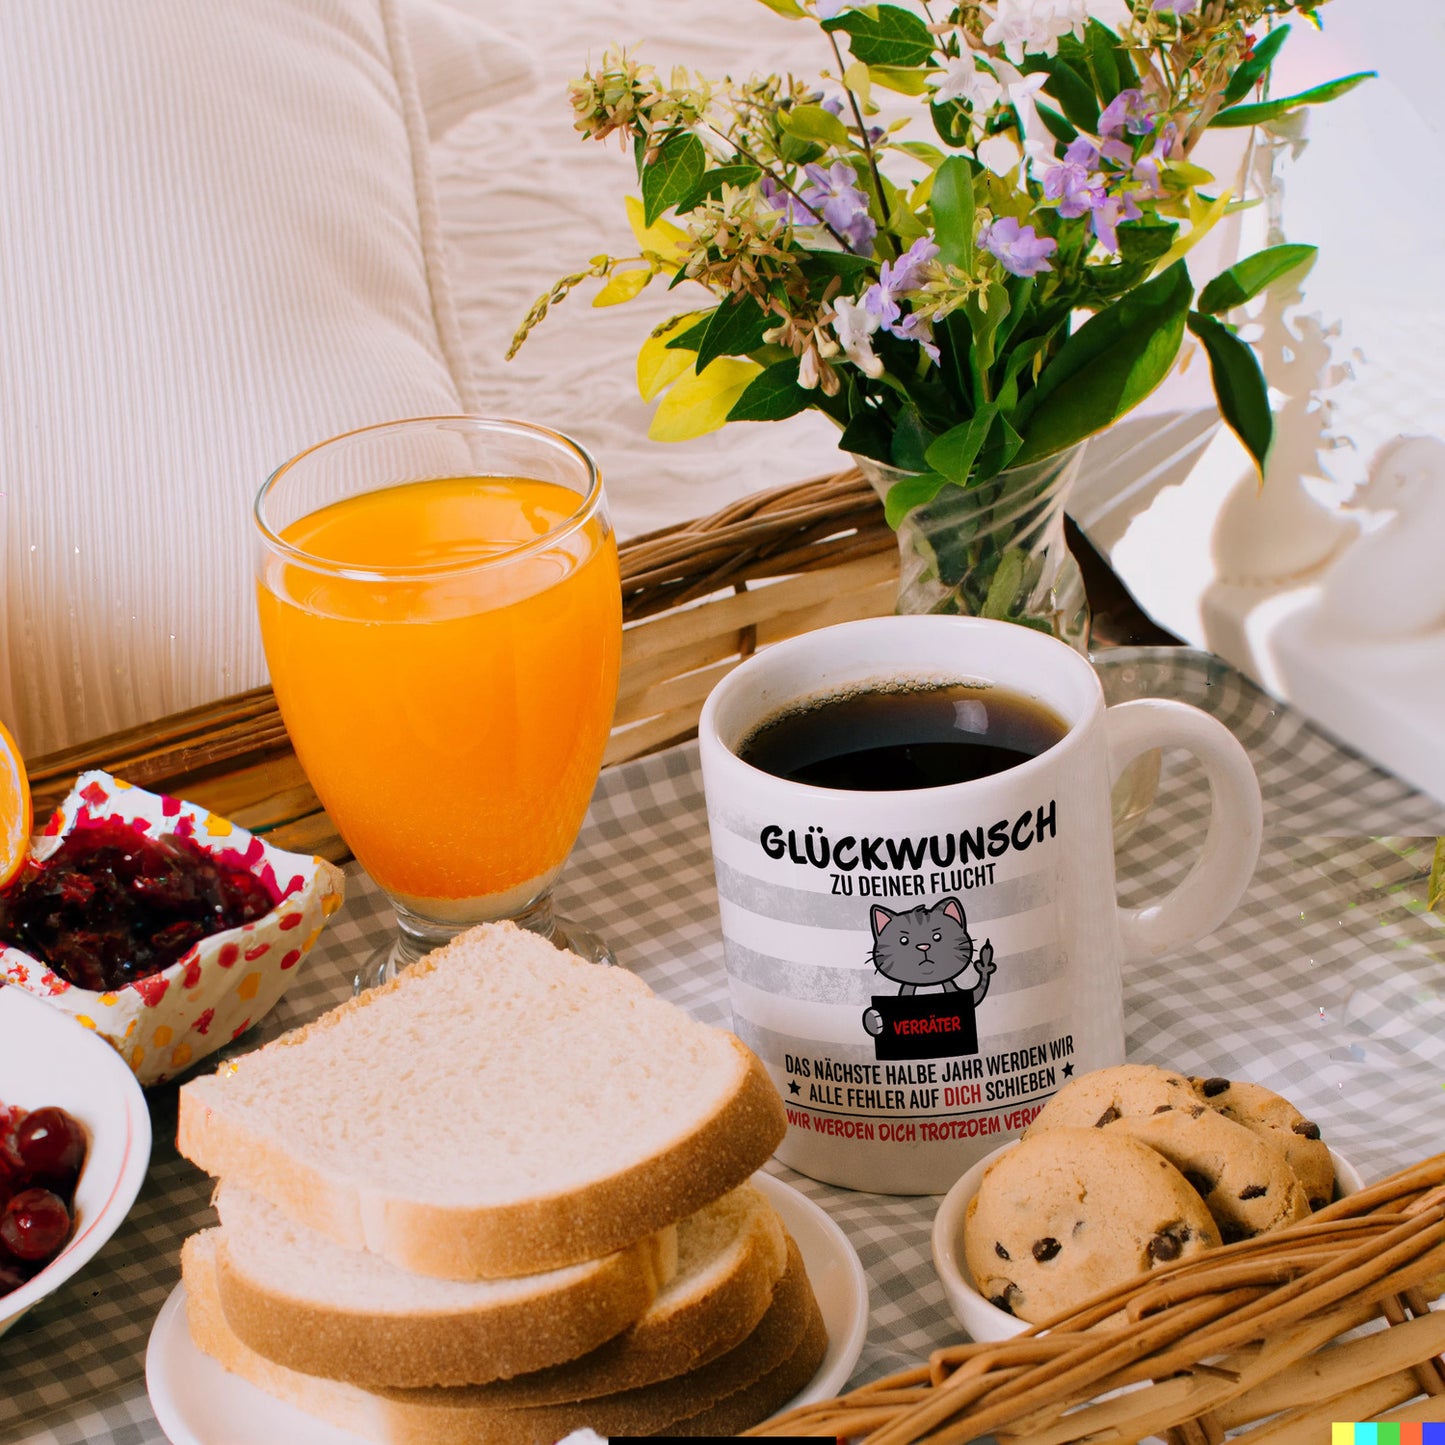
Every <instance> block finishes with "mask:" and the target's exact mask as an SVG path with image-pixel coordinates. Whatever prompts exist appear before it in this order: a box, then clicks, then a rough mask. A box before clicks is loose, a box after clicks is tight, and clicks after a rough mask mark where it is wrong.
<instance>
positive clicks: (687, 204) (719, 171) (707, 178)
mask: <svg viewBox="0 0 1445 1445" xmlns="http://www.w3.org/2000/svg"><path fill="white" fill-rule="evenodd" d="M761 175H762V171H760V170H759V169H758V168H757V166H714V167H713V169H712V170H710V171H704V172H703V173H702V175H701V176H700V177H699V178H698V182H697V184H696V185H695V186H694V187H693V188H692V189H691V190H690V191H689V192H688V193H687V194H686V195H685V196H683V197H682V199H681V200H679V201H678V202H677V203H676V204H675V205H674V207H673V209H674V210H676V211H677V213H678V215H680V216H685V215H686V214H687V213H688V212H689V211H691V210H692V209H693V208H694V207H696V206H700V205H701V204H702V203H703V202H704V201H705V200H707V198H708V197H709V196H716V195H720V194H721V193H722V188H723V187H724V186H737V187H738V188H739V190H741V189H742V188H743V187H744V186H750V185H752V183H753V182H754V181H756V180H757V179H758V178H759V177H760V176H761Z"/></svg>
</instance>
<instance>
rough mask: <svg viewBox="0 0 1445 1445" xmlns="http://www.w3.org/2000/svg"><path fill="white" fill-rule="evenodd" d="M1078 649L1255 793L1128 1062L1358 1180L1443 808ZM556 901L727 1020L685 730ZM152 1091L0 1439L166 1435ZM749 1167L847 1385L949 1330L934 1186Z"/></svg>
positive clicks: (201, 1215)
mask: <svg viewBox="0 0 1445 1445" xmlns="http://www.w3.org/2000/svg"><path fill="white" fill-rule="evenodd" d="M1097 662H1098V665H1099V671H1100V675H1101V677H1102V678H1103V681H1104V684H1105V690H1106V693H1107V695H1108V696H1109V699H1110V701H1119V700H1122V699H1124V698H1127V697H1139V696H1154V697H1174V698H1179V699H1182V700H1184V701H1186V702H1191V703H1194V704H1196V705H1197V706H1199V707H1202V708H1204V709H1206V710H1207V711H1209V712H1212V713H1213V714H1215V715H1216V716H1218V717H1220V718H1221V719H1222V720H1223V721H1224V722H1226V723H1227V724H1228V725H1229V727H1230V728H1231V729H1232V730H1233V731H1234V733H1235V734H1236V735H1237V736H1238V737H1239V738H1240V740H1241V741H1242V742H1243V743H1244V744H1245V746H1246V747H1247V748H1248V750H1249V752H1250V754H1251V757H1252V758H1253V761H1254V764H1255V768H1256V770H1257V771H1258V773H1259V776H1260V781H1261V784H1262V786H1263V790H1264V795H1265V803H1266V841H1265V846H1264V850H1263V854H1262V856H1261V860H1260V865H1259V868H1258V870H1257V873H1256V876H1255V879H1254V883H1253V885H1252V886H1251V888H1250V891H1249V893H1248V896H1247V897H1246V899H1245V901H1244V902H1243V904H1242V905H1241V906H1240V908H1239V909H1238V910H1237V911H1236V913H1235V914H1234V916H1233V917H1232V918H1231V919H1230V920H1229V922H1228V923H1227V924H1226V925H1225V926H1224V927H1222V928H1221V929H1220V930H1219V931H1218V932H1217V933H1216V934H1214V935H1213V936H1212V937H1210V938H1208V939H1206V940H1204V942H1202V943H1201V944H1199V945H1198V946H1196V947H1194V948H1191V949H1189V950H1188V951H1186V952H1184V953H1182V954H1179V955H1176V956H1174V957H1171V958H1169V959H1167V960H1164V961H1163V962H1161V963H1159V964H1157V965H1155V966H1153V967H1152V968H1150V969H1148V970H1139V969H1136V970H1133V971H1132V972H1131V973H1130V974H1129V975H1128V977H1127V980H1126V1006H1127V1015H1128V1033H1129V1054H1130V1057H1131V1058H1133V1059H1136V1060H1139V1061H1153V1062H1160V1063H1164V1062H1167V1063H1169V1064H1171V1065H1172V1066H1174V1067H1177V1068H1182V1069H1187V1070H1190V1071H1196V1072H1205V1073H1215V1074H1232V1075H1236V1076H1239V1077H1247V1078H1253V1079H1256V1080H1258V1081H1260V1082H1261V1083H1264V1084H1267V1085H1269V1086H1271V1087H1273V1088H1276V1089H1278V1090H1279V1091H1281V1092H1283V1093H1285V1094H1287V1095H1289V1096H1290V1097H1291V1098H1292V1099H1293V1100H1294V1101H1295V1102H1296V1103H1297V1104H1298V1105H1299V1106H1300V1107H1301V1108H1302V1109H1303V1110H1304V1111H1305V1112H1306V1113H1307V1114H1309V1115H1310V1116H1312V1117H1313V1118H1315V1119H1316V1120H1318V1121H1319V1123H1320V1125H1321V1128H1322V1129H1323V1130H1324V1133H1325V1137H1326V1138H1328V1139H1329V1140H1330V1141H1331V1142H1332V1143H1333V1144H1334V1145H1335V1147H1336V1148H1338V1149H1339V1150H1340V1151H1341V1152H1342V1153H1343V1154H1345V1155H1346V1157H1348V1158H1350V1159H1352V1160H1353V1162H1354V1163H1355V1164H1356V1165H1358V1167H1359V1168H1360V1169H1361V1170H1362V1172H1363V1173H1364V1175H1365V1177H1366V1179H1370V1178H1373V1177H1377V1176H1378V1175H1380V1174H1383V1173H1386V1172H1388V1171H1389V1170H1391V1169H1393V1168H1395V1167H1398V1166H1400V1165H1403V1164H1405V1163H1408V1162H1411V1161H1412V1160H1414V1159H1416V1158H1419V1157H1421V1156H1423V1155H1425V1154H1428V1153H1432V1152H1434V1151H1436V1150H1438V1149H1440V1148H1442V1147H1445V1067H1442V1064H1445V1049H1442V1045H1441V1043H1440V1040H1441V1039H1442V1038H1445V920H1442V919H1440V918H1439V917H1437V916H1436V915H1435V914H1432V913H1430V912H1428V911H1427V910H1426V908H1425V903H1424V898H1425V887H1426V881H1427V877H1428V872H1429V864H1430V856H1431V852H1432V849H1433V839H1434V836H1435V835H1437V834H1441V833H1445V807H1442V806H1441V805H1440V804H1439V803H1438V802H1436V801H1434V800H1432V799H1430V798H1426V797H1423V796H1421V795H1420V794H1418V793H1415V792H1413V791H1412V790H1411V789H1410V788H1409V787H1408V786H1406V785H1405V784H1403V783H1401V782H1400V781H1399V780H1398V779H1396V778H1393V777H1392V776H1390V775H1389V774H1387V773H1384V772H1382V771H1380V770H1379V769H1377V768H1375V767H1373V766H1372V765H1371V764H1370V763H1368V762H1367V761H1365V760H1364V759H1362V758H1360V757H1358V756H1357V755H1355V754H1353V753H1351V752H1349V751H1348V750H1346V749H1344V748H1342V747H1341V746H1339V745H1338V744H1336V743H1335V742H1333V741H1332V740H1331V739H1329V738H1328V737H1326V736H1325V735H1323V734H1322V733H1320V732H1319V731H1318V730H1316V729H1315V728H1313V727H1311V726H1310V724H1309V723H1308V722H1307V721H1305V720H1304V719H1303V718H1301V717H1300V716H1299V715H1297V714H1295V713H1293V712H1291V711H1290V710H1289V709H1288V708H1286V707H1285V706H1283V705H1282V704H1279V703H1277V702H1275V701H1273V700H1272V699H1271V698H1269V697H1267V696H1266V695H1264V694H1263V693H1261V692H1260V691H1259V690H1258V689H1256V688H1255V687H1254V686H1253V685H1252V684H1250V683H1249V682H1247V681H1246V680H1245V679H1244V678H1242V677H1241V676H1240V675H1239V674H1238V673H1236V672H1234V671H1233V670H1231V669H1230V668H1229V667H1228V666H1227V665H1225V664H1223V663H1221V662H1220V661H1218V660H1217V659H1215V658H1212V657H1209V656H1207V655H1205V654H1202V653H1197V652H1191V651H1188V650H1185V649H1164V648H1150V649H1121V650H1119V651H1117V652H1112V653H1108V654H1104V655H1102V656H1101V657H1100V658H1098V659H1097ZM1207 807H1208V804H1207V792H1206V790H1205V788H1204V786H1203V783H1202V781H1201V779H1200V778H1199V777H1198V776H1196V775H1195V774H1194V772H1193V764H1192V763H1185V762H1183V761H1182V760H1181V759H1179V758H1175V757H1173V756H1166V757H1165V758H1164V766H1163V773H1162V777H1161V781H1160V784H1159V788H1158V792H1157V797H1156V801H1155V803H1154V806H1153V807H1152V808H1151V809H1150V811H1149V812H1148V813H1147V814H1146V815H1145V817H1144V818H1143V820H1142V821H1141V822H1140V823H1139V825H1138V826H1137V827H1136V828H1135V830H1134V831H1133V833H1132V834H1131V836H1130V837H1129V838H1128V839H1127V840H1126V842H1125V843H1124V845H1123V847H1122V848H1121V850H1120V880H1121V881H1120V893H1121V898H1122V899H1123V901H1125V902H1126V903H1138V902H1139V901H1141V900H1143V899H1145V898H1149V897H1152V896H1157V894H1158V893H1159V892H1160V891H1162V889H1164V888H1165V887H1167V886H1168V885H1169V884H1170V883H1171V881H1173V880H1174V879H1175V878H1176V877H1178V876H1179V875H1181V874H1182V872H1183V871H1184V869H1185V868H1186V867H1187V864H1188V860H1189V858H1190V857H1191V856H1192V850H1193V848H1194V847H1195V845H1196V843H1197V840H1198V838H1199V836H1200V830H1201V828H1202V826H1203V823H1204V821H1205V819H1206V817H1207ZM559 902H560V904H561V909H562V911H563V912H564V913H566V914H568V915H569V916H572V917H575V918H577V919H579V920H583V921H585V922H587V923H588V924H590V925H591V926H593V927H595V928H597V929H598V930H599V931H600V932H601V933H602V934H603V935H604V936H606V937H607V938H608V940H609V941H610V942H611V943H612V945H613V947H614V949H615V950H616V953H617V957H618V960H619V962H620V963H621V964H622V965H623V966H625V967H627V968H630V969H633V970H634V971H636V972H637V973H638V974H640V975H641V976H642V977H643V978H645V979H646V980H647V981H648V983H650V984H651V985H652V986H653V987H654V988H655V989H657V991H658V992H659V993H661V994H662V995H664V996H665V997H667V998H669V999H671V1000H672V1001H673V1002H675V1003H677V1004H679V1005H680V1006H681V1007H683V1008H685V1009H687V1010H688V1011H689V1012H691V1013H693V1014H694V1015H696V1016H697V1017H699V1018H701V1019H704V1020H706V1021H707V1022H709V1023H713V1024H718V1025H722V1026H727V1025H728V1024H729V1022H730V1020H729V1013H728V1003H727V985H726V979H725V975H724V972H723V963H722V943H721V939H720V936H719V933H718V928H717V917H716V900H715V894H714V888H713V877H712V864H711V859H710V856H709V852H708V841H707V827H706V821H705V816H704V812H703V802H702V789H701V782H700V778H699V772H698V763H697V749H696V746H695V745H685V746H681V747H677V748H674V749H671V750H670V751H668V752H664V753H661V754H658V755H656V756H653V757H650V758H646V759H643V760H641V761H638V762H634V763H630V764H627V765H625V766H622V767H619V768H615V769H612V770H609V771H608V772H607V773H605V774H604V775H603V777H602V779H601V780H600V782H599V785H598V788H597V793H596V796H595V798H594V801H593V806H592V809H591V812H590V814H589V817H588V820H587V823H586V826H585V828H584V831H583V834H582V837H581V839H580V841H579V843H578V846H577V849H576V851H575V853H574V855H573V857H572V860H571V862H570V863H569V865H568V869H567V873H566V876H565V879H564V886H563V888H562V889H561V890H560V897H559ZM390 928H391V917H390V912H389V910H388V908H387V907H386V905H385V903H384V901H383V900H382V898H381V897H380V895H379V894H378V893H377V891H376V889H375V888H374V887H373V886H372V885H371V884H370V882H369V880H368V879H366V878H365V876H364V875H362V874H361V873H360V872H359V871H358V870H356V869H355V868H354V867H353V868H352V869H351V870H350V873H349V878H348V898H347V902H346V904H345V906H344V908H343V909H342V911H341V912H340V913H339V914H338V915H337V917H336V918H335V919H334V920H333V922H332V925H331V926H330V927H329V928H328V930H327V932H326V934H325V935H323V939H322V941H321V943H320V944H319V945H318V946H317V948H316V950H315V952H314V953H313V954H312V955H311V956H310V958H309V959H308V960H307V962H306V963H305V965H304V967H303V971H302V976H301V977H300V978H299V979H298V980H297V982H296V983H295V984H294V985H293V987H292V989H291V991H290V993H289V994H288V995H287V996H286V998H285V999H284V1000H283V1001H282V1003H281V1004H280V1005H279V1006H278V1007H277V1009H276V1010H274V1011H273V1013H272V1014H271V1015H270V1016H269V1017H268V1018H267V1019H265V1020H263V1022H262V1023H261V1024H260V1025H259V1026H258V1027H257V1028H256V1029H255V1030H253V1031H252V1033H251V1034H249V1035H248V1036H247V1037H246V1038H245V1039H244V1040H243V1041H242V1044H243V1045H244V1046H245V1047H247V1048H249V1047H253V1046H254V1045H255V1044H257V1043H259V1042H262V1041H264V1040H265V1039H267V1038H270V1037H274V1036H275V1035H277V1034H279V1033H281V1032H283V1031H284V1030H285V1029H287V1028H290V1027H292V1026H294V1025H296V1024H297V1023H300V1022H302V1021H304V1020H306V1019H308V1018H311V1017H313V1016H314V1015H315V1014H317V1013H318V1012H320V1011H321V1010H323V1009H325V1008H327V1007H330V1006H331V1005H333V1004H336V1003H339V1002H341V1001H342V1000H343V999H345V998H346V997H347V996H348V995H349V992H350V978H351V975H352V973H353V971H354V969H355V965H356V963H357V961H358V960H359V959H360V958H362V957H363V956H364V955H365V954H366V953H367V952H368V951H370V949H371V947H372V946H373V945H374V944H376V943H378V942H380V941H381V940H382V939H383V938H384V937H385V936H387V934H388V932H389V930H390ZM213 1064H214V1061H212V1063H211V1064H207V1065H203V1066H202V1067H203V1068H208V1067H211V1066H213ZM150 1099H151V1109H152V1115H153V1122H154V1129H155V1139H156V1146H155V1152H154V1157H153V1161H152V1165H151V1169H150V1173H149V1176H148V1178H147V1180H146V1183H145V1187H144V1189H143V1190H142V1193H141V1195H140V1198H139V1199H138V1201H137V1203H136V1205H135V1207H134V1209H133V1210H132V1211H131V1214H130V1216H129V1218H128V1219H127V1220H126V1222H125V1223H124V1224H123V1225H122V1227H121V1229H120V1230H119V1232H118V1233H117V1234H116V1235H115V1236H114V1238H113V1239H111V1241H110V1242H109V1243H108V1244H107V1246H106V1247H105V1248H104V1249H103V1250H102V1251H101V1253H100V1254H99V1255H98V1256H97V1258H96V1259H95V1260H93V1261H92V1262H91V1263H90V1264H89V1265H88V1266H87V1267H86V1268H85V1269H84V1270H82V1271H81V1272H80V1273H79V1274H78V1275H77V1276H76V1277H75V1278H74V1279H73V1280H72V1281H70V1283H69V1284H68V1285H67V1286H66V1287H65V1288H63V1289H61V1290H60V1291H58V1292H57V1293H56V1294H55V1295H52V1296H51V1297H50V1298H49V1299H47V1300H46V1301H44V1302H43V1303H42V1304H40V1305H39V1306H37V1307H36V1308H35V1309H34V1310H33V1311H31V1313H30V1314H29V1315H27V1316H26V1317H25V1318H24V1319H23V1320H22V1321H21V1322H20V1323H19V1325H17V1326H16V1327H15V1329H13V1330H12V1331H11V1333H10V1334H9V1335H7V1336H4V1337H0V1441H12V1440H28V1441H37V1442H40V1441H44V1442H56V1445H72V1442H77V1441H100V1440H105V1441H112V1442H115V1445H140V1442H154V1441H161V1440H163V1438H164V1437H163V1436H162V1434H161V1431H160V1429H159V1427H158V1426H157V1424H156V1422H155V1417H154V1416H153V1414H152V1413H151V1410H150V1407H149V1404H148V1401H147V1398H146V1391H145V1380H144V1359H145V1348H146V1340H147V1336H148V1333H149V1331H150V1327H151V1324H152V1322H153V1320H154V1319H155V1316H156V1313H157V1311H158V1310H159V1309H160V1307H161V1305H162V1304H163V1303H164V1301H165V1299H166V1297H167V1295H168V1294H169V1293H170V1292H171V1290H172V1288H173V1287H174V1285H175V1283H176V1281H177V1279H178V1277H179V1250H180V1244H181V1241H182V1239H183V1238H184V1237H185V1236H186V1235H187V1234H189V1233H191V1232H192V1231H194V1230H196V1229H199V1228H202V1227H204V1226H206V1225H207V1224H210V1223H213V1222H214V1219H213V1216H212V1212H211V1210H210V1207H209V1198H210V1182H209V1181H208V1180H207V1179H206V1178H204V1177H203V1176H202V1175H201V1174H200V1173H199V1172H198V1171H197V1170H196V1169H194V1168H193V1167H192V1166H191V1165H190V1164H188V1163H186V1162H185V1161H184V1160H182V1159H180V1158H179V1157H178V1156H177V1155H176V1153H175V1149H174V1147H173V1144H172V1141H173V1139H174V1137H175V1111H176V1090H175V1087H174V1086H167V1087H162V1088H159V1089H155V1090H153V1091H151V1095H150ZM771 1167H772V1168H774V1169H775V1170H776V1171H777V1172H778V1173H779V1174H780V1175H781V1176H782V1177H784V1178H786V1179H788V1180H789V1182H791V1183H793V1184H794V1185H796V1187H798V1188H799V1189H800V1190H801V1191H802V1192H803V1193H805V1194H806V1195H808V1196H809V1197H810V1198H812V1199H814V1200H816V1201H818V1202H819V1203H820V1204H822V1205H823V1207H824V1208H826V1209H827V1211H828V1212H829V1214H830V1215H831V1216H832V1217H833V1218H834V1219H835V1220H836V1221H837V1222H838V1224H839V1225H840V1226H841V1227H842V1228H843V1230H844V1231H845V1233H846V1234H847V1235H848V1237H849V1238H850V1239H851V1241H852V1243H853V1246H854V1247H855V1249H856V1250H857V1251H858V1254H859V1257H860V1258H861V1260H862V1262H863V1266H864V1269H865V1271H866V1272H867V1276H868V1282H869V1290H870V1296H871V1318H870V1324H869V1331H868V1338H867V1342H866V1345H865V1347H864V1350H863V1355H862V1358H861V1359H860V1360H859V1362H858V1367H857V1370H856V1373H855V1376H854V1383H861V1382H863V1381H865V1380H868V1379H872V1378H875V1377H877V1376H878V1375H881V1374H884V1373H886V1372H888V1371H890V1370H893V1369H896V1368H901V1367H903V1366H905V1365H911V1364H914V1363H917V1362H918V1361H919V1360H920V1359H921V1358H922V1357H923V1356H924V1355H925V1354H926V1353H927V1351H928V1350H929V1349H931V1348H933V1347H935V1346H937V1345H939V1344H941V1343H944V1342H947V1341H948V1340H950V1339H955V1338H958V1335H959V1332H958V1329H957V1326H956V1325H955V1323H954V1321H953V1319H952V1316H951V1315H950V1312H949V1310H948V1307H947V1305H946V1304H945V1302H944V1298H943V1294H942V1290H941V1288H940V1287H939V1285H938V1282H937V1280H936V1278H935V1276H934V1272H933V1266H932V1262H931V1259H930V1254H929V1229H930V1225H931V1223H932V1218H933V1213H934V1210H935V1208H936V1205H937V1200H936V1199H935V1198H928V1197H925V1198H890V1197H886V1196H881V1195H872V1194H852V1193H848V1192H846V1191H843V1190H840V1189H836V1188H833V1187H831V1186H829V1185H824V1184H819V1183H817V1182H815V1181H813V1180H810V1179H804V1178H802V1177H801V1176H798V1175H794V1174H792V1173H791V1172H790V1171H788V1170H785V1169H783V1168H781V1167H780V1166H777V1165H773V1166H771Z"/></svg>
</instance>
